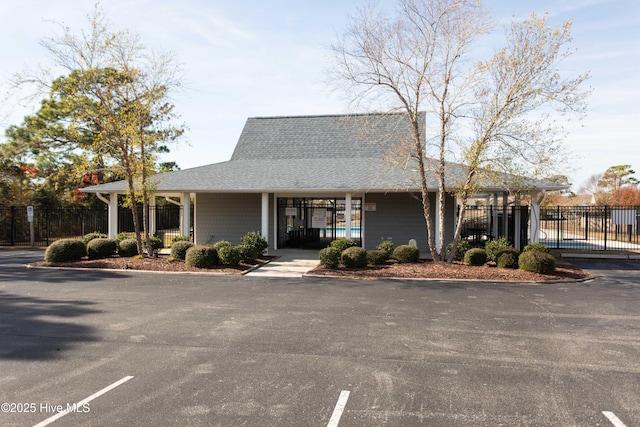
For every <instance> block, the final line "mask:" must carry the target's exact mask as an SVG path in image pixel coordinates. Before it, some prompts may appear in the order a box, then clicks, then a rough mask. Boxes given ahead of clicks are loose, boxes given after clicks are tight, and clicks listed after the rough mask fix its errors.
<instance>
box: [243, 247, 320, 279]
mask: <svg viewBox="0 0 640 427" xmlns="http://www.w3.org/2000/svg"><path fill="white" fill-rule="evenodd" d="M269 256H277V257H278V258H276V259H274V260H273V261H271V262H270V263H268V264H265V265H263V266H262V267H260V268H258V269H256V270H253V271H251V272H249V273H247V274H246V276H251V277H260V276H262V277H302V276H303V275H304V274H305V273H306V272H308V271H310V270H313V269H314V268H316V267H317V266H318V265H319V264H320V260H319V258H318V251H314V250H309V249H279V250H276V251H274V250H270V251H269Z"/></svg>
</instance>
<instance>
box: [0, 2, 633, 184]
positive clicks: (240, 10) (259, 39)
mask: <svg viewBox="0 0 640 427" xmlns="http://www.w3.org/2000/svg"><path fill="white" fill-rule="evenodd" d="M363 1H364V0H362V1H361V0H354V1H348V0H324V1H317V0H269V1H264V0H180V1H177V0H103V1H101V2H100V5H101V7H102V8H103V9H104V11H105V12H106V14H107V16H108V17H109V19H110V21H111V22H112V24H113V27H112V28H113V29H117V30H120V29H127V30H130V31H133V32H135V33H137V34H138V35H139V36H140V39H141V41H142V43H143V44H144V45H145V46H147V47H148V48H150V49H153V50H156V51H170V52H173V53H174V54H176V55H177V57H178V59H179V61H180V62H181V63H182V64H183V67H184V73H183V76H184V77H183V83H184V86H185V90H184V91H182V92H180V93H177V94H175V96H174V97H173V101H174V103H175V105H176V108H177V110H178V112H179V113H180V115H181V121H183V122H184V123H185V124H186V125H187V132H186V137H185V138H184V140H183V141H182V142H180V143H178V145H175V146H172V148H171V153H170V154H168V155H166V156H165V158H164V159H163V160H166V161H175V162H177V163H178V165H179V167H180V168H181V169H186V168H191V167H195V166H201V165H205V164H210V163H217V162H222V161H226V160H229V158H230V157H231V154H232V152H233V148H234V147H235V144H236V143H237V141H238V138H239V136H240V133H241V131H242V128H243V126H244V123H245V121H246V119H247V118H248V117H266V116H297V115H321V114H346V113H348V112H350V110H349V104H348V101H347V100H346V99H345V97H344V96H342V95H341V94H338V93H335V92H334V91H332V90H331V88H330V87H329V86H328V85H327V84H326V70H327V69H328V68H330V66H331V55H330V52H329V47H330V45H331V43H332V42H333V41H335V40H336V37H337V35H338V34H339V33H341V32H342V31H343V30H344V28H345V26H346V24H347V22H348V17H349V15H350V14H354V13H355V11H356V8H357V7H358V6H361V5H362V4H363ZM380 3H381V4H382V5H383V6H386V5H393V4H394V3H395V2H394V1H393V0H380ZM94 4H95V3H94V2H92V1H83V0H21V1H16V2H2V3H0V46H1V47H0V49H1V54H2V60H1V61H0V99H2V94H3V93H6V92H5V91H6V87H7V86H6V83H7V82H8V81H9V79H10V78H11V76H12V75H13V74H14V73H16V72H21V71H24V70H28V69H31V70H33V69H36V68H37V67H38V66H44V67H47V66H49V65H50V64H51V59H50V58H49V57H47V54H46V51H45V50H44V48H43V47H41V45H40V43H39V42H40V40H42V39H43V38H45V37H51V36H53V35H54V34H56V32H57V31H58V30H57V27H56V25H55V24H54V22H55V23H63V24H64V25H66V26H68V27H70V28H71V30H72V31H73V32H74V33H79V31H81V30H82V29H84V28H86V26H87V22H88V20H87V15H88V14H90V13H92V11H93V7H94ZM484 5H485V6H486V7H487V8H488V10H489V11H490V13H491V14H492V15H493V17H494V18H496V19H497V20H498V21H499V23H500V24H502V25H507V24H508V23H509V22H510V21H511V19H512V17H515V18H517V19H518V18H526V17H528V16H529V15H530V14H531V13H536V14H538V15H542V14H545V13H547V14H548V16H549V23H550V24H552V25H561V24H562V23H563V22H564V21H566V20H571V21H572V23H573V27H572V35H573V42H572V43H571V45H570V47H571V48H572V49H575V50H576V52H575V53H574V54H573V55H572V56H571V58H570V59H569V60H568V61H566V62H565V63H563V64H562V70H563V71H566V72H567V73H569V74H571V75H574V76H575V75H578V74H581V73H583V72H585V71H589V72H590V74H591V78H590V80H589V82H588V84H589V86H591V87H592V88H593V94H592V95H591V97H590V99H589V113H588V116H587V118H586V119H585V120H584V121H583V122H581V123H576V124H572V125H569V127H568V129H569V135H568V137H567V139H566V146H567V148H568V150H569V151H570V152H571V153H572V157H571V159H572V161H571V165H572V166H571V167H570V168H569V170H566V171H564V173H565V174H566V175H567V176H568V177H569V180H570V182H571V183H572V184H573V189H574V190H577V189H578V188H579V187H580V186H581V185H582V184H584V183H585V182H586V181H587V180H588V178H589V177H590V176H592V175H594V174H597V173H603V172H604V171H605V170H606V169H607V168H608V167H609V166H613V165H620V164H630V165H631V166H632V168H634V170H636V171H637V172H638V173H637V174H636V177H639V178H640V149H639V146H640V2H638V1H637V0H518V1H514V0H485V1H484ZM496 31H497V32H498V33H496V34H498V35H499V34H502V32H503V30H501V29H497V30H496ZM34 111H35V108H34V106H33V105H31V106H29V105H23V104H21V103H18V102H17V101H16V98H12V99H9V100H8V101H4V102H2V103H0V134H1V135H0V142H2V141H4V136H3V135H4V129H5V128H6V127H7V126H9V125H12V124H19V123H20V122H21V121H22V118H23V117H24V116H25V115H27V114H30V113H33V112H34Z"/></svg>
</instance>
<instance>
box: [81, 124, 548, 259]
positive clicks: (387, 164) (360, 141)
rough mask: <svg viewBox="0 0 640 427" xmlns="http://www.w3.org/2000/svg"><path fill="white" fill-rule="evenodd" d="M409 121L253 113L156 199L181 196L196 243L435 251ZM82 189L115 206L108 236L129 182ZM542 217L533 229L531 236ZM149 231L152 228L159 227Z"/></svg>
mask: <svg viewBox="0 0 640 427" xmlns="http://www.w3.org/2000/svg"><path fill="white" fill-rule="evenodd" d="M422 117H423V120H424V115H423V116H422ZM409 125H410V124H409V121H408V119H407V117H406V115H403V114H362V115H324V116H297V117H255V118H249V119H247V122H246V124H245V126H244V129H243V131H242V134H241V135H240V138H239V140H238V143H237V145H236V147H235V150H234V152H233V155H232V156H231V159H230V160H229V161H226V162H221V163H215V164H210V165H206V166H201V167H196V168H191V169H185V170H181V171H176V172H169V173H165V174H160V175H156V176H154V177H151V181H152V182H153V185H154V191H155V195H156V197H169V198H172V199H171V200H176V199H179V200H180V202H179V203H181V205H182V207H183V214H182V218H183V220H182V225H181V233H182V234H185V235H186V234H187V230H191V232H192V233H193V238H194V242H195V243H197V244H207V243H214V242H216V241H219V240H228V241H231V242H233V243H237V242H238V241H239V239H240V237H242V236H243V235H244V234H246V233H247V232H248V231H259V232H261V233H262V235H263V236H265V237H266V238H267V241H268V242H269V247H270V248H274V249H280V248H285V247H309V248H320V247H325V246H326V245H327V244H328V243H329V242H330V241H331V240H333V239H335V238H337V237H349V238H352V239H354V240H356V241H357V242H358V243H359V244H360V245H362V246H363V247H365V248H367V249H371V248H374V247H375V246H376V245H377V244H378V243H379V242H380V241H381V239H392V240H393V242H394V243H395V244H396V245H398V244H403V243H407V242H408V241H409V240H411V239H413V240H415V241H416V243H417V244H418V247H419V248H420V250H421V251H424V252H428V245H427V231H426V226H425V220H424V216H423V212H422V203H421V201H420V197H419V196H420V185H419V182H418V179H417V178H418V176H417V173H416V172H415V171H414V170H413V169H412V168H411V164H410V162H408V161H407V156H406V155H403V153H404V152H405V150H404V149H403V148H402V146H403V144H402V143H403V142H404V141H407V138H409V137H410V135H411V132H410V127H409ZM447 170H448V172H447V174H448V175H447V182H448V183H451V185H455V183H456V182H459V181H460V180H461V179H462V177H463V176H464V174H465V171H466V168H465V167H464V166H463V165H459V164H450V165H448V168H447ZM427 180H428V187H429V188H433V189H434V191H433V192H432V193H430V201H431V209H432V214H433V217H434V218H436V215H437V212H438V209H437V208H438V205H437V203H438V202H437V200H438V198H437V197H436V194H437V193H436V190H435V189H437V188H438V185H437V181H436V177H435V176H428V177H427ZM524 184H525V185H524V186H525V187H526V188H527V189H528V190H527V191H529V192H530V193H531V194H533V195H536V197H532V199H535V200H538V197H537V194H539V193H541V192H543V191H545V190H557V189H559V186H558V185H557V184H554V183H550V182H545V181H538V180H525V182H524ZM452 188H453V187H452ZM83 191H85V192H92V193H97V195H98V196H99V197H100V198H101V200H103V201H105V202H106V203H108V204H109V207H110V212H112V214H111V215H110V225H109V230H110V231H109V234H110V235H115V234H117V217H116V215H115V213H114V212H115V211H116V210H117V195H118V194H124V193H125V191H126V182H124V181H119V182H113V183H108V184H102V185H97V186H93V187H89V188H85V189H84V190H83ZM482 193H483V194H485V195H486V196H487V197H489V199H490V200H492V201H493V203H496V204H497V200H498V198H499V197H500V198H502V199H504V200H506V198H505V197H504V194H505V183H504V182H486V183H483V184H482ZM107 194H108V197H105V195H107ZM152 199H153V200H155V198H152ZM153 200H152V203H153ZM190 201H192V203H193V209H194V212H193V224H191V223H190V217H191V212H190V209H191V203H189V202H190ZM536 208H537V209H538V212H539V204H537V205H536V204H535V203H534V204H532V209H534V210H535V209H536ZM445 212H446V218H445V228H446V229H445V233H448V234H451V235H453V229H454V223H455V218H456V212H457V206H456V202H455V199H454V197H453V196H451V195H447V197H446V206H445ZM534 214H535V212H532V218H536V217H535V215H534ZM537 217H538V218H539V215H538V216H537ZM516 219H517V218H514V219H513V220H514V221H515V220H516ZM436 223H437V221H436ZM536 224H537V223H536V221H532V224H531V225H530V227H529V228H530V236H531V240H533V241H536V236H537V228H536V227H537V225H536ZM524 226H526V224H524ZM150 228H151V231H152V232H153V231H154V226H153V224H151V226H150ZM495 234H497V233H495Z"/></svg>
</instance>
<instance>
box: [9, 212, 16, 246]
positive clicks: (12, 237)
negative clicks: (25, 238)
mask: <svg viewBox="0 0 640 427" xmlns="http://www.w3.org/2000/svg"><path fill="white" fill-rule="evenodd" d="M10 224H11V227H10V230H9V234H10V236H9V243H10V244H11V246H15V244H16V239H15V235H16V207H15V206H11V221H10Z"/></svg>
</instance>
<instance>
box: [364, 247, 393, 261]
mask: <svg viewBox="0 0 640 427" xmlns="http://www.w3.org/2000/svg"><path fill="white" fill-rule="evenodd" d="M388 259H389V254H388V253H387V251H383V250H380V249H376V250H374V251H367V262H368V263H369V264H372V265H382V264H384V263H385V262H386V261H387V260H388Z"/></svg>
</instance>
